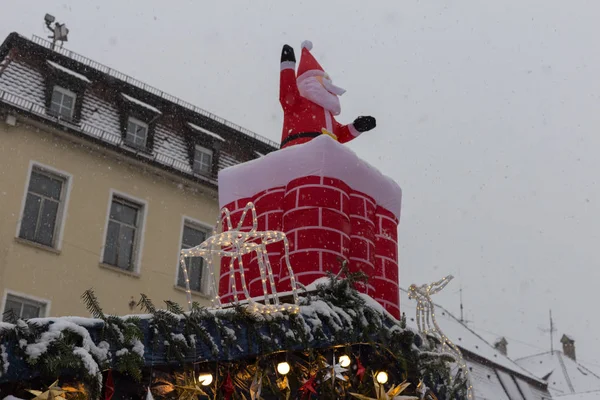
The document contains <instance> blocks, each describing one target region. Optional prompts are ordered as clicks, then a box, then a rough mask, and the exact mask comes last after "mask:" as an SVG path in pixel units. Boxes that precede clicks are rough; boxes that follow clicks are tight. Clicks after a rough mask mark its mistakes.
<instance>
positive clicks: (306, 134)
mask: <svg viewBox="0 0 600 400" xmlns="http://www.w3.org/2000/svg"><path fill="white" fill-rule="evenodd" d="M322 134H323V133H322V132H301V133H294V134H293V135H290V136H288V137H286V138H285V139H284V140H283V142H281V147H283V146H285V145H286V144H288V143H289V142H291V141H292V140H296V139H304V138H316V137H317V136H321V135H322Z"/></svg>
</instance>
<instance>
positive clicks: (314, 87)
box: [298, 77, 342, 115]
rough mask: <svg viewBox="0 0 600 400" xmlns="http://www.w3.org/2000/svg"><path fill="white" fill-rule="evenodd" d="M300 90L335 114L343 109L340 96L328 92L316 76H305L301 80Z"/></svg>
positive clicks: (306, 96) (307, 97)
mask: <svg viewBox="0 0 600 400" xmlns="http://www.w3.org/2000/svg"><path fill="white" fill-rule="evenodd" d="M298 91H299V92H300V96H302V97H304V98H305V99H308V100H310V101H312V102H313V103H316V104H318V105H320V106H321V107H323V108H324V109H326V110H327V111H329V112H331V113H332V114H333V115H339V113H340V112H341V111H342V109H341V106H340V99H339V97H338V96H336V95H335V94H333V93H330V92H328V91H327V89H325V88H324V87H323V85H321V83H320V82H319V81H318V80H317V78H316V77H310V78H305V79H303V80H302V81H301V82H299V83H298Z"/></svg>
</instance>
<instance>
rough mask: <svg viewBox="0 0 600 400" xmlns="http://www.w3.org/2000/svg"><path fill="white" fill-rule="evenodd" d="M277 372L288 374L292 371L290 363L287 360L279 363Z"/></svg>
mask: <svg viewBox="0 0 600 400" xmlns="http://www.w3.org/2000/svg"><path fill="white" fill-rule="evenodd" d="M277 372H279V373H280V374H281V375H287V374H288V373H289V372H290V364H288V362H287V361H284V362H280V363H279V364H277Z"/></svg>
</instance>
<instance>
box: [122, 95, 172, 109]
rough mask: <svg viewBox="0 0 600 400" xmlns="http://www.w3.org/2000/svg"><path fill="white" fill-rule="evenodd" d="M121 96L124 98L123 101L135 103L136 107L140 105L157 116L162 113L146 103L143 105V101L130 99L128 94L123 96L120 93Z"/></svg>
mask: <svg viewBox="0 0 600 400" xmlns="http://www.w3.org/2000/svg"><path fill="white" fill-rule="evenodd" d="M121 96H123V97H124V98H125V100H127V101H130V102H132V103H135V104H138V105H140V106H142V107H145V108H147V109H149V110H150V111H154V112H155V113H157V114H162V112H161V111H160V110H159V109H158V108H156V107H154V106H151V105H150V104H148V103H144V102H143V101H141V100H138V99H136V98H135V97H131V96H129V95H128V94H125V93H121Z"/></svg>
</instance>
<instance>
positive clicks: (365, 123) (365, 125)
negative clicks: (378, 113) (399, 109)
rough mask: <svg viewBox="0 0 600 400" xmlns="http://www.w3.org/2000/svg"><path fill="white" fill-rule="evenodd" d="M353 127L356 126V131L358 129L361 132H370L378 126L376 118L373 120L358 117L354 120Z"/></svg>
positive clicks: (371, 118)
mask: <svg viewBox="0 0 600 400" xmlns="http://www.w3.org/2000/svg"><path fill="white" fill-rule="evenodd" d="M352 125H354V129H356V130H357V131H359V132H366V131H370V130H371V129H373V128H375V126H376V124H375V118H373V117H358V118H356V119H355V120H354V122H353V123H352Z"/></svg>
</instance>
